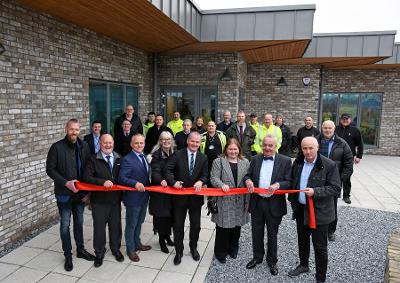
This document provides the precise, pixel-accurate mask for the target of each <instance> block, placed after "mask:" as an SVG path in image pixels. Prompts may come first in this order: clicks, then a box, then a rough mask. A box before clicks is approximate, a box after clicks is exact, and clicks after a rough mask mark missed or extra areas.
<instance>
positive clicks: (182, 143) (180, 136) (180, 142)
mask: <svg viewBox="0 0 400 283" xmlns="http://www.w3.org/2000/svg"><path fill="white" fill-rule="evenodd" d="M191 129H192V120H190V119H185V120H184V121H183V131H180V132H179V133H177V134H176V135H175V144H176V149H177V150H180V149H182V148H186V147H187V143H186V141H187V138H188V136H189V134H190V132H191Z"/></svg>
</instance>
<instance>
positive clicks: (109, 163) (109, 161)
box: [106, 155, 113, 172]
mask: <svg viewBox="0 0 400 283" xmlns="http://www.w3.org/2000/svg"><path fill="white" fill-rule="evenodd" d="M106 158H107V163H108V167H110V171H111V172H112V169H113V165H112V163H111V156H110V155H107V156H106Z"/></svg>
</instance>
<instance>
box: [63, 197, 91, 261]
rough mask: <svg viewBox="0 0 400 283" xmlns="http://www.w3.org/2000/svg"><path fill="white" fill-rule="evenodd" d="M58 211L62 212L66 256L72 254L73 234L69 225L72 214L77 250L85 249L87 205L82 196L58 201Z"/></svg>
mask: <svg viewBox="0 0 400 283" xmlns="http://www.w3.org/2000/svg"><path fill="white" fill-rule="evenodd" d="M57 207H58V213H59V214H60V237H61V243H62V249H63V251H64V256H71V255H72V252H71V250H72V244H71V235H70V232H69V226H70V222H71V214H72V216H73V220H74V226H73V227H74V238H75V243H76V249H77V251H81V250H83V249H85V245H84V243H83V211H84V209H85V205H84V204H83V203H82V201H81V199H80V198H76V199H71V200H70V201H68V202H57Z"/></svg>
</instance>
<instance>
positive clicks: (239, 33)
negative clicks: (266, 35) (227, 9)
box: [235, 13, 256, 40]
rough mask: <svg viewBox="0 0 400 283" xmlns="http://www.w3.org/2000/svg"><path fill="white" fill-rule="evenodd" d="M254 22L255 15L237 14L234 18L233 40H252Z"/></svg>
mask: <svg viewBox="0 0 400 283" xmlns="http://www.w3.org/2000/svg"><path fill="white" fill-rule="evenodd" d="M255 20H256V15H255V14H254V13H245V14H238V15H237V16H236V32H235V40H253V39H254V22H255Z"/></svg>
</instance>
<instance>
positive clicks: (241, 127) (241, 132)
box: [239, 126, 243, 142]
mask: <svg viewBox="0 0 400 283" xmlns="http://www.w3.org/2000/svg"><path fill="white" fill-rule="evenodd" d="M239 134H240V142H242V140H243V126H239Z"/></svg>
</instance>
